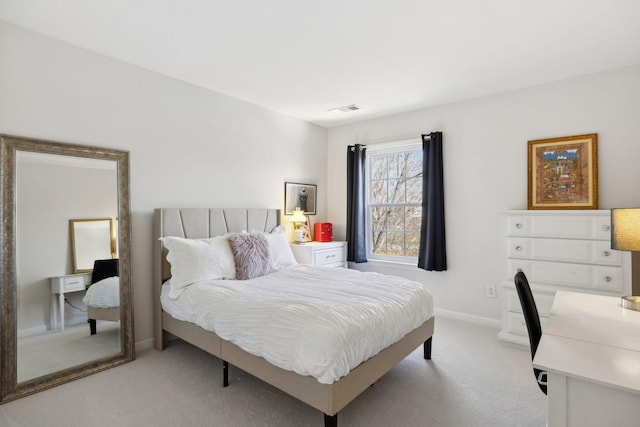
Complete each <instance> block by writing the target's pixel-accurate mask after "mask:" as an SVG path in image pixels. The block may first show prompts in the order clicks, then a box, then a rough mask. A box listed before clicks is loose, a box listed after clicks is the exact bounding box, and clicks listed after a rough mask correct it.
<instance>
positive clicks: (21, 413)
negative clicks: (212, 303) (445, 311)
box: [0, 318, 546, 427]
mask: <svg viewBox="0 0 640 427" xmlns="http://www.w3.org/2000/svg"><path fill="white" fill-rule="evenodd" d="M496 335H497V330H495V329H493V328H489V327H485V326H479V325H475V324H469V323H466V322H461V321H457V320H451V319H446V318H436V323H435V334H434V338H433V353H432V360H430V361H427V360H424V359H423V357H422V347H420V348H418V349H416V351H414V352H413V353H412V354H410V355H409V356H408V357H407V358H406V359H405V360H403V361H402V362H400V363H399V364H398V365H397V366H396V367H395V368H393V369H392V370H391V371H390V372H388V373H387V374H386V375H385V376H384V377H382V378H381V379H380V380H379V381H378V382H376V383H375V384H374V385H372V386H371V387H369V389H367V390H366V391H365V392H364V393H362V394H361V395H360V396H359V397H358V398H356V399H355V400H354V401H353V402H351V403H350V404H349V405H348V406H347V407H346V408H345V409H343V410H342V411H341V412H340V413H339V414H338V425H339V426H340V427H349V426H354V427H371V426H432V427H466V426H469V427H482V426H487V427H489V426H505V427H511V426H522V427H529V426H531V427H543V426H544V425H545V422H546V396H545V395H544V394H543V393H542V392H541V391H540V390H539V389H538V386H537V384H536V382H535V379H534V377H533V372H532V369H531V358H530V354H529V351H528V349H522V348H516V347H512V346H507V345H504V344H502V343H500V342H499V341H498V340H497V338H496ZM229 379H230V385H229V387H226V388H223V387H222V363H221V361H220V360H219V359H217V358H215V357H213V356H211V355H209V354H207V353H205V352H204V351H202V350H199V349H197V348H196V347H193V346H191V345H189V344H186V343H184V342H182V341H173V342H171V344H170V345H169V347H168V348H167V349H165V350H164V351H162V352H158V351H156V350H154V349H149V350H145V351H142V352H139V354H138V355H137V360H135V361H134V362H132V363H128V364H125V365H122V366H119V367H117V368H113V369H110V370H108V371H104V372H101V373H98V374H95V375H92V376H89V377H86V378H83V379H80V380H77V381H74V382H72V383H68V384H64V385H61V386H59V387H56V388H54V389H50V390H47V391H44V392H41V393H38V394H35V395H32V396H28V397H25V398H22V399H20V400H16V401H13V402H8V403H6V404H4V405H0V425H2V426H29V427H31V426H56V427H57V426H70V427H74V426H98V427H100V426H158V427H161V426H172V427H173V426H214V427H215V426H220V427H222V426H224V427H234V426H279V427H289V426H290V427H303V426H318V427H321V426H323V416H322V414H321V413H320V412H319V411H317V410H315V409H313V408H311V407H310V406H308V405H306V404H304V403H302V402H300V401H298V400H296V399H295V398H292V397H290V396H288V395H287V394H285V393H283V392H280V391H279V390H277V389H274V388H273V387H271V386H269V385H267V384H265V383H263V382H261V381H259V380H257V379H255V378H253V377H252V376H251V375H249V374H246V373H244V372H242V371H240V370H239V369H237V368H234V367H230V375H229Z"/></svg>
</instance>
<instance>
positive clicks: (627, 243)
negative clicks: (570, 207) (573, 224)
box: [611, 208, 640, 311]
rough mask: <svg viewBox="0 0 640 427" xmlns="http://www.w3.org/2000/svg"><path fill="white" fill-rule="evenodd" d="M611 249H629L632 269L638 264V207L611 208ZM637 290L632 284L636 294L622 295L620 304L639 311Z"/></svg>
mask: <svg viewBox="0 0 640 427" xmlns="http://www.w3.org/2000/svg"><path fill="white" fill-rule="evenodd" d="M611 249H617V250H619V251H631V252H632V254H631V257H632V259H631V269H632V270H633V268H634V266H635V264H638V261H639V258H638V256H637V255H636V254H635V253H634V252H640V208H628V209H627V208H616V209H611ZM632 277H633V271H632ZM632 283H633V281H632ZM639 291H640V290H639V289H636V286H634V285H632V294H634V295H636V296H623V297H622V306H623V307H625V308H630V309H633V310H637V311H640V296H637V295H638V294H639V293H640V292H639Z"/></svg>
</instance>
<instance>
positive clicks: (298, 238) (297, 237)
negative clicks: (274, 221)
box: [291, 208, 307, 244]
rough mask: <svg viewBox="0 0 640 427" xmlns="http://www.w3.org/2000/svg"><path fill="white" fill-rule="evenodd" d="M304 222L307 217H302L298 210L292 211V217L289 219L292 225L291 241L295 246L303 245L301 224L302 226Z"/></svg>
mask: <svg viewBox="0 0 640 427" xmlns="http://www.w3.org/2000/svg"><path fill="white" fill-rule="evenodd" d="M306 220H307V217H305V216H304V213H303V212H302V211H301V210H300V208H296V209H295V210H294V211H293V216H292V217H291V223H292V224H293V241H294V242H295V243H297V244H302V243H304V236H303V234H304V232H303V231H302V224H304V222H305V221H306Z"/></svg>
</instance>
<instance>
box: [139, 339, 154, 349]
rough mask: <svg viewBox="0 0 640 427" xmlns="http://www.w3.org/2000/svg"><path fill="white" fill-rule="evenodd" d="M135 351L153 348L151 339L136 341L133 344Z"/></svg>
mask: <svg viewBox="0 0 640 427" xmlns="http://www.w3.org/2000/svg"><path fill="white" fill-rule="evenodd" d="M135 347H136V351H142V350H147V349H150V348H153V338H147V339H146V340H142V341H137V342H136V344H135Z"/></svg>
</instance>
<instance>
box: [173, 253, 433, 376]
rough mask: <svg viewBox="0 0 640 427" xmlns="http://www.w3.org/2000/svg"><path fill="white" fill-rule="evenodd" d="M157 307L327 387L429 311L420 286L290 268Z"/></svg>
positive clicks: (203, 285)
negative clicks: (314, 379)
mask: <svg viewBox="0 0 640 427" xmlns="http://www.w3.org/2000/svg"><path fill="white" fill-rule="evenodd" d="M168 288H169V284H168V283H165V284H164V285H163V289H162V294H161V302H162V307H163V309H164V310H165V311H166V312H168V313H169V314H171V315H172V316H173V317H175V318H176V319H179V320H185V321H188V322H192V323H195V324H197V325H198V326H200V327H202V328H204V329H207V330H209V331H213V332H215V333H216V334H217V335H218V336H220V337H221V338H223V339H225V340H227V341H230V342H232V343H234V344H236V345H238V346H239V347H241V348H242V349H244V350H245V351H247V352H249V353H252V354H254V355H257V356H261V357H263V358H265V359H266V360H267V361H269V362H270V363H272V364H274V365H276V366H279V367H281V368H283V369H286V370H290V371H294V372H297V373H299V374H301V375H311V376H313V377H315V378H317V379H318V381H319V382H321V383H324V384H331V383H333V382H335V381H337V380H338V379H340V378H341V377H342V376H344V375H346V374H347V373H349V371H350V370H351V369H353V368H355V367H356V366H358V365H359V364H360V363H361V362H363V361H365V360H367V359H369V358H371V357H372V356H375V355H376V354H377V353H379V352H380V351H381V350H383V349H384V348H386V347H388V346H389V345H391V344H393V343H395V342H396V341H398V340H399V339H400V338H402V337H403V336H404V335H406V334H407V333H408V332H410V331H412V330H413V329H415V328H416V327H418V326H420V325H421V324H422V323H424V322H425V321H426V320H427V319H428V318H430V317H431V316H432V314H433V303H432V298H431V294H430V293H429V292H428V291H427V290H426V289H424V287H423V286H422V284H420V283H417V282H412V281H408V280H406V279H402V278H399V277H395V276H388V275H382V274H377V273H362V272H359V271H357V270H349V269H344V268H337V269H332V268H323V267H311V266H307V265H295V266H292V267H289V268H285V269H282V270H279V271H275V272H273V273H270V274H267V275H265V276H262V277H258V278H255V279H250V280H212V281H206V282H199V283H195V284H192V285H191V286H188V287H187V288H186V289H185V290H184V291H183V292H182V294H181V295H180V297H179V298H177V299H171V298H169V296H168V294H169V289H168Z"/></svg>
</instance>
